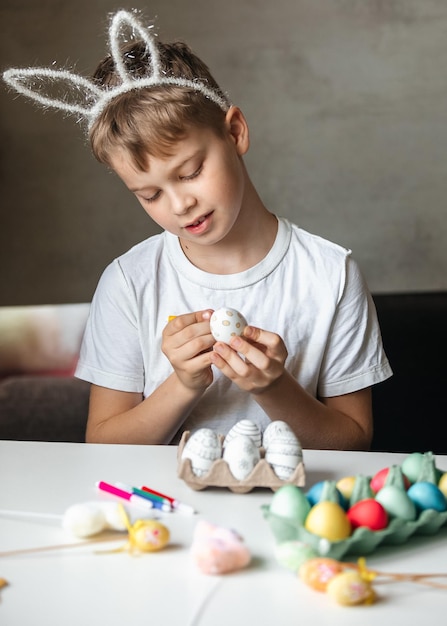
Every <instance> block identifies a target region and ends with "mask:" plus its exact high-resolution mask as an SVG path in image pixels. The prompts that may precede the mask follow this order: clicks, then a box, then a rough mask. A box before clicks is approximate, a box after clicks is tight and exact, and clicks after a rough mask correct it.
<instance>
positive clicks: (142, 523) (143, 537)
mask: <svg viewBox="0 0 447 626" xmlns="http://www.w3.org/2000/svg"><path fill="white" fill-rule="evenodd" d="M129 538H130V541H131V544H132V547H133V548H134V549H136V550H138V551H140V552H156V551H157V550H163V548H164V547H165V546H167V544H168V543H169V539H170V532H169V529H168V528H166V526H164V524H161V523H160V522H157V521H156V520H137V521H136V522H135V524H134V525H133V526H132V527H131V529H130V531H129Z"/></svg>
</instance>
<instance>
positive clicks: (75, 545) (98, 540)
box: [0, 533, 127, 558]
mask: <svg viewBox="0 0 447 626" xmlns="http://www.w3.org/2000/svg"><path fill="white" fill-rule="evenodd" d="M126 536H127V535H126ZM120 538H123V539H124V538H125V537H124V536H123V533H119V534H118V533H115V534H113V535H110V534H107V535H101V536H100V537H97V538H96V539H88V540H87V541H78V542H77V543H62V544H57V545H52V546H40V547H38V548H22V549H19V550H8V551H6V552H0V558H2V557H9V556H18V555H21V554H35V553H37V552H48V551H50V550H65V549H66V548H80V547H85V546H89V545H93V544H94V543H102V542H105V541H117V540H118V539H120Z"/></svg>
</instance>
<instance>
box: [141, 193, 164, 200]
mask: <svg viewBox="0 0 447 626" xmlns="http://www.w3.org/2000/svg"><path fill="white" fill-rule="evenodd" d="M160 194H161V191H157V193H154V195H153V196H151V197H150V198H143V200H144V201H145V202H155V200H158V198H159V197H160Z"/></svg>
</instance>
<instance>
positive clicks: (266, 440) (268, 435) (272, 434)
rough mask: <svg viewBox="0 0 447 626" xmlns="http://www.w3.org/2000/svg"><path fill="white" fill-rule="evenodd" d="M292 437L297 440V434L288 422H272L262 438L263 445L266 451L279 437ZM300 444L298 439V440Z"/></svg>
mask: <svg viewBox="0 0 447 626" xmlns="http://www.w3.org/2000/svg"><path fill="white" fill-rule="evenodd" d="M286 435H287V436H290V437H291V438H292V437H293V438H294V439H296V436H295V433H294V432H293V430H292V429H291V428H290V426H289V425H288V424H287V422H283V421H281V420H276V421H274V422H270V424H269V425H268V426H267V428H266V429H265V430H264V434H263V436H262V445H263V446H264V448H265V449H267V448H268V447H269V444H270V442H271V441H272V440H273V439H276V438H277V437H283V436H286ZM296 441H297V442H298V439H296Z"/></svg>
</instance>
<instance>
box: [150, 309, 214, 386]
mask: <svg viewBox="0 0 447 626" xmlns="http://www.w3.org/2000/svg"><path fill="white" fill-rule="evenodd" d="M212 313H213V311H212V310H210V309H206V310H205V311H196V312H194V313H186V314H184V315H178V316H177V317H175V318H174V319H172V320H171V321H170V322H168V324H167V325H166V326H165V328H164V330H163V337H162V344H161V349H162V352H163V354H164V355H165V356H166V357H167V358H168V359H169V362H170V363H171V365H172V367H173V368H174V371H175V373H176V374H177V377H178V378H179V380H180V381H181V382H182V384H183V385H185V387H188V388H189V389H206V388H207V387H209V385H211V383H212V382H213V372H212V369H211V359H210V350H211V348H212V346H213V345H214V343H215V339H214V337H213V336H212V334H211V330H210V317H211V315H212Z"/></svg>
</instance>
